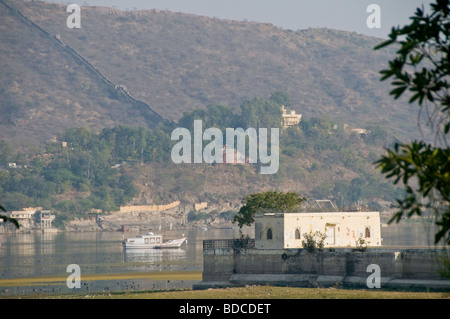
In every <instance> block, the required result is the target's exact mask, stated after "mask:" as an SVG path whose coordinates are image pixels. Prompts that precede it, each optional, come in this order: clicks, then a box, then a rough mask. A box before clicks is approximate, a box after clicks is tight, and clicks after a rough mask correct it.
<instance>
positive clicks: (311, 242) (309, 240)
mask: <svg viewBox="0 0 450 319" xmlns="http://www.w3.org/2000/svg"><path fill="white" fill-rule="evenodd" d="M326 238H327V235H326V234H324V233H322V232H320V231H316V232H312V231H310V232H309V233H304V234H303V239H302V247H303V248H304V249H306V251H308V252H310V253H314V252H316V251H317V250H318V251H322V250H323V247H324V246H325V239H326Z"/></svg>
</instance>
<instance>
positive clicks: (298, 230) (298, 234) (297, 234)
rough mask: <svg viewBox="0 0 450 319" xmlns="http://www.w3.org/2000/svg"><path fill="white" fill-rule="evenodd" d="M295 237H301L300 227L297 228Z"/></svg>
mask: <svg viewBox="0 0 450 319" xmlns="http://www.w3.org/2000/svg"><path fill="white" fill-rule="evenodd" d="M295 239H300V229H299V228H297V229H296V230H295Z"/></svg>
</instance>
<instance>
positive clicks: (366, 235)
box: [364, 227, 370, 238]
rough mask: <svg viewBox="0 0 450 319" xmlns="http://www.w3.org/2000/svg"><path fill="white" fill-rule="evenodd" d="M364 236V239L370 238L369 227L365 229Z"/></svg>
mask: <svg viewBox="0 0 450 319" xmlns="http://www.w3.org/2000/svg"><path fill="white" fill-rule="evenodd" d="M364 235H365V237H366V238H370V229H369V227H366V230H365V232H364Z"/></svg>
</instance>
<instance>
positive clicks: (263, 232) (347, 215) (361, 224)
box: [255, 212, 382, 249]
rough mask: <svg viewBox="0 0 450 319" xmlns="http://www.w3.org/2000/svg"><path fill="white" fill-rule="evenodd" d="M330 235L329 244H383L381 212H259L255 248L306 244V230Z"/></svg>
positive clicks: (283, 247)
mask: <svg viewBox="0 0 450 319" xmlns="http://www.w3.org/2000/svg"><path fill="white" fill-rule="evenodd" d="M316 231H319V232H321V233H324V234H325V235H326V238H325V242H324V244H325V247H357V246H358V245H357V241H358V240H359V239H360V238H362V239H363V240H364V242H365V244H366V245H367V247H371V246H381V240H382V238H381V221H380V213H379V212H322V213H286V214H282V213H265V214H260V215H256V216H255V248H257V249H287V248H303V246H302V241H303V240H304V239H305V238H304V234H305V233H306V234H309V233H310V232H313V233H315V232H316Z"/></svg>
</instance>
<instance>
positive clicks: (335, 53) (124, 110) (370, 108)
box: [0, 0, 417, 144]
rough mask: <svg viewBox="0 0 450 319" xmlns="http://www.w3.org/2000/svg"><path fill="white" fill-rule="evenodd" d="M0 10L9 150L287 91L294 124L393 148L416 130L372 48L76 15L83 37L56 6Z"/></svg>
mask: <svg viewBox="0 0 450 319" xmlns="http://www.w3.org/2000/svg"><path fill="white" fill-rule="evenodd" d="M1 2H2V3H6V4H8V5H9V6H10V7H12V8H13V10H8V9H6V7H5V6H4V5H3V4H0V6H1V10H0V30H1V33H0V34H1V39H0V41H1V42H2V45H1V46H0V56H1V59H0V68H1V70H2V73H1V77H0V92H1V95H2V99H1V101H0V113H1V114H2V116H1V119H0V133H1V135H2V138H4V139H7V140H10V141H11V140H13V141H14V143H16V144H17V143H19V142H21V143H22V144H23V142H24V141H28V142H29V143H31V144H34V143H35V142H41V143H45V142H47V141H48V140H50V139H51V138H54V137H55V136H56V135H57V134H58V133H60V132H61V131H63V130H64V129H65V128H69V127H82V126H87V127H91V128H95V129H97V130H98V129H101V128H103V127H113V126H116V125H119V124H129V125H134V126H146V127H152V126H154V124H155V123H156V122H158V121H157V120H155V119H157V118H158V117H159V115H158V114H160V115H162V116H163V117H164V118H166V119H169V120H179V119H180V118H181V117H182V115H183V113H184V112H185V111H192V110H193V109H205V108H206V107H207V105H209V104H215V103H221V104H224V105H229V106H230V107H231V108H232V109H234V110H239V107H240V105H241V104H242V103H243V102H244V101H245V100H248V99H252V98H254V97H262V98H268V97H269V95H270V94H271V93H272V92H274V91H283V92H286V93H287V94H288V95H289V96H290V98H291V101H292V105H291V108H292V109H293V110H296V111H297V112H298V113H302V114H303V115H304V118H311V117H314V116H320V115H321V114H327V115H329V116H331V117H333V118H334V119H336V120H341V121H345V122H346V123H348V124H349V125H350V126H352V127H365V126H367V125H368V124H373V123H374V122H376V124H379V125H381V126H383V127H384V128H386V129H388V130H392V131H394V132H395V133H397V135H398V137H399V138H401V139H405V138H409V137H414V134H415V132H416V131H417V124H416V123H417V121H416V118H415V115H414V114H415V113H414V112H410V110H409V109H408V107H407V106H406V104H405V103H404V102H402V101H393V99H392V98H391V97H390V96H389V95H388V92H389V89H390V88H389V83H383V82H380V81H379V78H380V76H379V71H380V70H381V69H383V68H385V67H386V66H387V61H388V60H389V56H390V55H391V54H392V52H386V51H379V52H378V51H377V52H375V51H374V50H373V47H374V46H375V45H376V44H378V43H379V42H380V40H379V39H375V38H370V37H367V36H363V35H360V34H356V33H349V32H342V31H335V30H328V29H308V30H299V31H292V30H283V29H280V28H277V27H275V26H273V25H270V24H263V23H254V22H243V21H229V20H221V19H216V18H208V17H201V16H196V15H191V14H182V13H174V12H168V11H158V10H149V11H119V10H115V9H111V8H103V7H84V6H83V7H82V8H81V28H80V29H69V28H67V25H66V20H67V17H68V16H69V13H67V12H66V9H67V6H66V5H58V4H48V3H45V2H40V1H32V2H29V1H21V0H19V1H7V0H2V1H1ZM24 19H29V20H30V21H32V23H31V24H30V23H25V22H24ZM32 24H35V26H38V27H39V28H40V29H42V31H39V30H38V29H37V28H36V27H33V26H32ZM46 32H47V33H48V35H45V33H46ZM71 50H73V51H74V52H76V53H77V54H79V55H80V57H82V58H83V59H85V61H86V62H88V63H89V64H90V65H91V66H93V67H94V68H95V70H97V71H98V73H99V74H101V76H99V74H94V73H95V72H92V70H91V69H89V67H87V64H86V63H81V62H80V60H79V59H78V60H77V59H76V58H74V56H73V54H70V53H69V51H71ZM102 77H104V78H106V79H107V80H108V81H110V83H112V84H113V86H111V85H108V83H106V82H105V81H104V79H102ZM123 92H128V93H129V96H128V95H127V94H128V93H127V94H124V93H123ZM130 96H131V97H132V98H134V99H136V100H137V101H138V102H137V103H136V101H134V100H132V99H130V98H129V97H130Z"/></svg>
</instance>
